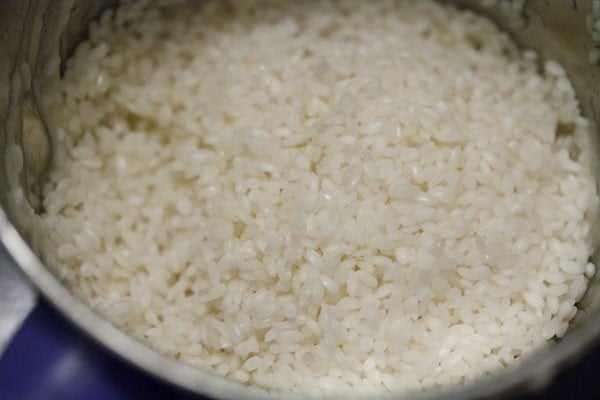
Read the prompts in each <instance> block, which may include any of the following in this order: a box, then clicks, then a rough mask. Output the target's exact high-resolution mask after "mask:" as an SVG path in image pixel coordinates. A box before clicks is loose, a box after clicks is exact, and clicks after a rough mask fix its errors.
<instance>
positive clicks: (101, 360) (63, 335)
mask: <svg viewBox="0 0 600 400" xmlns="http://www.w3.org/2000/svg"><path fill="white" fill-rule="evenodd" d="M198 398H199V397H195V396H192V395H190V394H188V393H184V392H181V391H179V390H175V389H174V388H172V387H169V386H167V385H164V384H162V383H159V382H157V381H156V380H154V379H151V378H150V377H148V376H146V375H144V374H143V373H141V372H139V371H138V370H136V369H135V368H133V367H131V366H129V365H127V364H125V363H124V362H123V361H121V360H119V359H118V358H116V357H113V356H112V355H110V353H108V352H106V351H103V350H102V348H101V347H100V346H98V345H97V344H95V343H93V342H92V341H90V340H89V339H86V338H85V337H84V336H83V335H81V334H80V333H79V332H78V331H77V330H76V329H75V328H73V327H72V326H71V325H70V324H69V323H68V322H67V321H65V320H64V319H63V318H62V317H60V316H59V315H58V314H57V313H56V312H55V311H54V310H53V309H52V308H51V307H50V306H48V305H47V304H46V303H45V302H43V301H42V302H41V303H40V304H39V305H38V307H37V308H36V309H35V310H34V311H33V313H32V314H31V315H30V316H29V318H28V319H27V320H26V322H25V324H24V325H23V327H22V328H21V330H20V331H19V332H18V333H17V335H16V336H15V338H14V339H13V341H12V342H11V344H10V346H9V347H8V349H7V350H6V352H5V354H4V356H3V357H2V358H1V359H0V400H80V399H85V400H96V399H98V400H99V399H102V400H104V399H111V400H121V399H127V400H131V399H144V400H146V399H184V400H185V399H198ZM546 399H577V400H597V399H600V346H598V347H597V348H596V349H594V350H593V351H591V352H590V353H588V355H587V356H586V357H585V358H584V359H582V360H581V361H580V362H579V363H578V364H576V365H575V366H573V367H572V368H569V369H567V370H566V371H564V372H563V373H562V374H561V375H559V377H558V378H557V379H556V380H555V381H554V382H553V384H552V385H551V386H550V387H548V388H547V389H546V390H544V391H543V392H541V393H538V394H534V395H531V394H530V395H526V396H522V397H520V398H519V400H546Z"/></svg>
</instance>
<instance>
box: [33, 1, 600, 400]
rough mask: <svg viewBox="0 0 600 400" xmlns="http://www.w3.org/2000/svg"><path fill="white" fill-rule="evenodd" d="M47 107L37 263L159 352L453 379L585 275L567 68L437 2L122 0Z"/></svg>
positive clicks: (582, 190) (347, 373)
mask: <svg viewBox="0 0 600 400" xmlns="http://www.w3.org/2000/svg"><path fill="white" fill-rule="evenodd" d="M56 95H57V96H56V97H55V98H54V100H53V101H54V102H55V103H54V106H55V115H56V118H57V121H55V122H56V123H57V124H58V126H59V128H58V129H57V130H56V132H55V134H54V145H55V148H54V164H53V168H52V170H51V172H50V174H49V178H48V182H47V184H46V186H45V189H44V200H43V205H44V214H43V218H44V221H45V223H47V225H48V228H49V229H51V231H52V241H53V246H54V247H51V248H49V249H48V250H47V254H46V256H47V258H48V260H49V262H50V264H52V265H53V266H54V267H55V268H56V271H57V273H58V274H59V275H60V277H61V278H62V279H63V280H64V281H65V282H66V284H67V285H68V286H69V287H71V288H72V289H73V290H74V291H75V292H76V293H77V294H78V295H79V296H81V297H82V298H84V299H86V300H87V301H88V302H89V303H90V304H91V305H92V306H93V307H95V308H96V309H98V310H100V311H101V312H102V313H104V314H105V315H106V316H107V317H108V318H109V319H110V320H111V321H113V322H114V323H115V324H117V325H118V326H119V327H121V328H122V329H123V330H125V331H127V332H129V333H130V334H132V335H133V336H135V337H137V338H140V339H141V340H143V341H144V342H146V343H148V344H149V345H150V346H152V347H153V348H155V349H157V350H158V351H160V352H163V353H166V354H168V355H170V356H172V357H175V358H177V359H179V360H181V361H183V362H186V363H190V364H193V365H196V366H199V367H202V368H207V369H209V370H210V371H212V372H213V373H215V374H218V375H221V376H224V377H227V378H230V379H232V380H236V381H239V382H244V383H248V384H250V385H258V386H261V387H264V388H267V389H269V390H273V391H283V392H287V391H299V392H301V393H303V394H306V395H315V394H325V395H332V394H338V395H339V394H345V393H352V394H354V395H357V394H373V393H381V392H382V391H393V392H398V391H415V390H422V389H423V388H430V387H438V386H440V385H447V384H455V383H464V382H468V381H470V380H472V379H473V378H476V377H480V376H483V375H488V374H490V373H494V372H495V371H501V370H503V369H505V368H506V367H507V366H508V365H509V364H510V363H512V362H513V361H514V360H515V358H518V357H520V356H522V355H523V354H526V353H528V352H530V351H531V350H534V349H536V348H538V347H539V346H540V345H542V344H543V343H544V342H545V341H547V340H549V339H552V338H554V337H560V336H561V335H563V334H564V333H565V330H566V329H567V326H568V323H569V321H570V320H571V319H572V318H573V316H574V315H575V313H576V311H577V308H576V303H577V301H578V300H579V299H580V298H581V296H582V295H583V293H584V292H585V290H586V285H587V281H588V278H589V277H590V276H591V275H593V273H594V265H593V264H591V263H589V262H588V258H589V256H590V254H591V253H592V239H591V235H590V224H591V221H592V218H593V217H594V215H595V209H596V208H597V207H598V204H599V201H598V197H597V193H596V185H595V181H594V179H593V176H592V173H591V167H590V163H591V160H592V157H591V156H592V154H591V147H590V146H589V144H588V141H589V132H588V130H589V127H588V122H587V121H586V119H584V118H583V117H582V116H581V114H580V110H579V107H578V103H577V100H576V99H575V95H574V92H573V89H572V87H571V84H570V82H569V80H568V79H567V77H566V75H565V72H564V71H563V69H562V68H561V67H560V66H559V65H558V64H557V63H556V62H553V61H548V62H546V63H544V64H543V68H542V69H541V71H540V70H539V67H538V60H537V57H536V54H534V53H533V52H531V51H522V50H520V49H518V48H517V47H516V45H515V44H513V43H512V42H511V41H510V40H509V38H508V36H507V35H506V34H505V33H502V32H500V31H499V30H498V29H497V28H496V27H495V26H494V25H493V24H492V23H491V22H490V21H488V20H486V19H484V18H482V17H479V16H476V15H474V14H473V13H470V12H468V11H459V10H457V9H455V8H454V7H452V6H447V5H440V4H436V3H434V2H431V1H416V0H415V1H395V2H394V1H377V2H366V1H358V0H357V1H341V2H337V1H319V2H308V3H307V2H287V1H286V2H281V1H280V2H273V1H272V2H257V1H252V2H248V1H243V2H242V1H239V2H221V1H204V2H191V3H181V2H178V3H177V4H174V3H173V2H162V3H155V4H152V3H147V2H144V1H141V2H134V3H132V4H125V5H123V6H121V7H120V8H119V9H118V10H117V11H114V12H113V11H108V12H106V13H105V14H104V15H103V16H102V18H101V20H100V21H99V22H98V23H95V24H93V25H92V26H91V28H90V35H89V40H88V41H86V42H84V43H82V44H81V45H80V46H79V47H78V49H77V50H76V52H75V54H74V55H73V57H72V58H71V59H70V60H69V62H68V63H67V68H66V72H65V74H64V78H63V79H62V81H61V83H60V87H59V88H58V89H57V93H56Z"/></svg>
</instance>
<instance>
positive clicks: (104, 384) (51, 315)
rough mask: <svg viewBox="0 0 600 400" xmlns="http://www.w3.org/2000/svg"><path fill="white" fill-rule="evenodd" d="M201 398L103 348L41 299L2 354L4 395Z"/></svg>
mask: <svg viewBox="0 0 600 400" xmlns="http://www.w3.org/2000/svg"><path fill="white" fill-rule="evenodd" d="M164 398H169V399H173V398H176V399H198V398H199V397H195V396H192V395H190V394H187V393H183V392H180V391H176V390H174V389H173V388H171V387H168V386H166V385H163V384H161V383H159V382H157V381H156V380H153V379H151V378H149V377H148V376H146V375H144V374H143V373H141V372H139V371H137V370H136V369H135V368H132V367H130V366H129V365H127V364H126V363H125V362H123V361H121V360H119V359H118V358H116V357H113V356H112V355H111V354H110V353H108V352H106V351H103V350H102V349H101V347H100V346H99V345H97V344H96V343H93V342H92V341H91V340H89V339H87V338H85V337H84V336H83V335H81V334H80V333H79V332H78V331H77V330H76V329H75V328H74V327H73V326H71V325H70V324H69V323H68V322H67V321H65V320H64V319H63V318H61V317H60V316H58V314H56V313H55V311H54V310H53V309H52V308H51V307H49V306H48V305H47V304H46V303H44V302H41V303H40V305H38V306H37V308H36V309H35V310H34V311H33V313H32V314H31V315H30V316H29V318H28V319H27V320H26V321H25V324H24V325H23V326H22V328H21V329H20V331H19V332H18V333H17V335H16V336H15V337H14V338H13V340H12V342H11V344H10V345H9V347H8V348H7V350H6V352H5V353H4V355H3V357H2V358H1V359H0V400H80V399H85V400H96V399H98V400H100V399H102V400H105V399H111V400H121V399H123V400H124V399H127V400H130V399H164Z"/></svg>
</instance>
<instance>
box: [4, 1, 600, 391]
mask: <svg viewBox="0 0 600 400" xmlns="http://www.w3.org/2000/svg"><path fill="white" fill-rule="evenodd" d="M114 3H115V2H114V1H112V0H109V1H91V0H87V1H85V0H80V1H74V0H55V1H52V0H38V1H34V0H31V1H27V0H5V1H2V2H0V20H2V21H3V23H2V24H0V204H1V205H2V209H1V210H0V240H1V242H2V244H3V245H4V246H5V247H6V249H7V250H8V252H9V253H10V254H11V256H12V258H13V259H14V261H15V264H16V265H17V266H18V267H19V268H21V270H22V271H23V272H25V274H26V275H27V276H28V277H29V279H30V280H31V282H33V284H34V285H35V286H36V287H37V289H38V290H39V291H40V292H41V294H42V295H44V296H45V297H46V298H47V299H48V300H49V301H50V302H52V303H53V304H54V305H55V306H56V307H57V308H58V309H59V310H61V311H62V312H63V313H64V314H65V315H66V316H67V317H68V318H70V319H71V320H72V321H73V322H74V323H75V324H76V325H77V326H79V327H80V328H81V329H82V330H83V331H84V332H85V333H86V334H88V335H90V336H91V337H93V338H95V339H96V340H97V341H99V342H100V343H102V344H103V345H104V346H106V348H107V349H108V350H110V351H112V352H114V353H115V354H117V355H119V356H120V357H122V358H124V359H126V360H128V361H129V362H131V363H132V364H135V365H137V366H138V367H140V368H142V369H144V370H145V371H147V372H149V373H150V374H152V375H154V376H156V377H159V378H160V379H163V380H165V381H167V382H170V383H173V384H175V385H178V386H181V387H183V388H187V389H189V390H191V391H194V392H197V393H201V394H205V395H209V396H213V397H218V398H244V399H246V398H266V394H265V393H264V392H260V391H250V390H249V389H248V388H246V387H244V386H242V385H239V384H236V383H233V382H230V381H227V380H224V379H221V378H217V377H214V376H212V375H210V374H208V373H204V372H201V371H198V370H196V369H194V368H191V367H189V366H187V365H185V364H183V363H180V362H177V361H174V360H171V359H169V358H166V357H164V356H162V355H160V354H158V353H156V352H155V351H153V350H151V349H149V348H148V347H146V346H145V345H143V344H141V343H139V342H137V341H135V340H134V339H132V338H130V337H129V336H127V335H125V334H124V333H123V332H121V331H120V330H118V329H116V328H115V327H113V326H112V325H111V324H110V323H109V322H107V321H106V320H105V319H103V318H102V317H101V316H99V315H98V314H96V313H95V312H94V311H93V310H91V309H90V308H89V307H87V306H86V305H85V304H84V303H83V302H81V301H80V300H79V299H77V298H76V297H74V296H73V295H72V294H71V293H70V292H69V290H67V289H66V288H65V287H64V286H63V285H62V284H61V283H60V281H59V280H58V279H57V278H56V277H55V276H54V275H53V274H52V273H51V272H50V270H48V269H47V268H46V267H45V265H44V262H43V255H42V252H41V251H40V250H42V247H43V231H41V230H40V229H39V219H38V217H37V215H36V210H38V209H39V198H37V196H38V195H39V181H40V179H43V176H44V173H45V171H46V170H47V168H48V165H49V163H50V162H51V160H50V152H49V146H50V145H51V143H50V140H49V135H48V133H47V132H48V131H49V130H51V129H52V127H51V126H48V124H47V121H48V118H46V117H47V116H45V115H44V109H43V104H42V103H41V101H40V100H41V97H42V95H43V93H44V91H45V90H46V88H47V87H48V85H51V84H52V82H53V81H55V80H56V79H57V78H58V76H59V73H60V70H61V68H63V67H64V61H65V59H66V58H67V57H68V56H69V54H70V53H71V52H72V50H73V48H74V47H75V45H76V44H77V43H78V42H79V41H80V40H81V39H82V38H84V36H85V32H86V26H87V25H88V24H89V22H90V21H91V20H93V19H94V18H96V17H97V16H98V15H99V13H100V12H101V11H102V10H103V9H104V8H106V7H111V6H113V5H114ZM455 3H457V4H458V5H459V6H461V7H468V8H472V9H474V10H476V11H478V12H481V13H483V14H485V15H488V16H489V17H490V18H492V19H493V20H495V21H496V22H497V23H498V24H499V25H500V26H502V27H503V28H505V29H506V30H507V31H508V32H510V34H511V35H512V36H513V37H514V39H515V40H516V41H517V42H518V43H519V44H520V45H522V46H523V47H526V48H532V49H535V50H537V51H538V52H539V53H540V54H541V55H542V57H543V58H553V59H556V60H558V61H559V62H561V63H562V64H563V66H564V67H565V69H566V70H567V72H568V74H569V76H570V77H571V79H572V81H573V84H574V86H575V89H576V91H577V93H578V96H579V99H580V102H581V107H582V110H583V112H584V114H585V115H586V116H588V117H589V118H590V119H591V120H592V121H593V122H598V121H600V67H599V66H598V65H597V64H596V63H592V62H590V57H589V55H590V51H591V50H592V49H594V48H595V47H596V46H598V47H599V48H600V43H597V42H595V41H594V40H593V39H592V36H591V35H590V33H589V32H588V29H587V18H588V15H589V14H590V12H591V10H592V3H593V2H592V1H591V0H579V1H577V0H573V1H567V0H557V1H543V0H529V1H526V6H525V8H524V9H523V10H522V12H521V10H518V11H519V13H518V14H515V12H513V11H510V10H508V11H507V9H508V8H510V7H505V6H504V7H503V6H502V5H500V6H494V7H487V6H483V5H482V1H481V0H457V1H455ZM499 3H504V4H505V5H506V4H509V3H511V1H509V0H501V1H500V2H499ZM511 4H512V3H511ZM592 61H593V60H592ZM597 134H598V132H597V130H596V129H594V138H595V139H596V138H597ZM597 142H598V141H597V140H595V143H596V146H597ZM598 176H600V174H598ZM596 230H598V231H600V229H599V227H596ZM595 258H596V260H598V259H599V257H598V251H596V254H595ZM580 308H581V311H580V313H579V314H578V317H577V319H576V321H575V323H573V324H572V325H573V326H572V327H571V329H570V330H569V332H568V333H567V335H566V336H565V338H563V339H562V340H560V341H558V342H554V343H552V344H550V345H549V346H547V347H546V348H543V349H540V350H539V351H538V352H536V353H534V354H532V355H531V356H529V357H527V358H525V359H524V360H523V361H522V363H520V364H519V365H517V366H516V367H515V368H512V369H510V370H509V371H507V372H505V373H503V374H501V375H499V376H497V377H496V378H494V379H488V380H482V381H480V382H476V383H475V384H472V385H469V386H467V387H464V388H455V389H449V390H447V391H445V392H442V393H429V394H427V395H426V396H424V398H432V399H433V398H435V399H468V398H488V397H492V396H493V397H495V398H496V397H499V396H501V395H506V396H510V393H514V392H515V391H520V390H522V389H528V390H531V389H533V388H535V387H537V386H539V385H542V384H544V383H545V382H547V381H548V380H549V379H551V378H552V376H553V375H554V374H555V373H556V372H557V371H558V370H559V369H560V368H561V367H563V366H564V364H565V363H567V362H572V361H574V360H575V359H576V358H577V356H578V355H580V354H581V353H582V352H583V351H585V349H586V348H587V347H589V346H590V344H591V343H592V342H594V341H597V340H598V339H599V338H600V310H599V308H600V283H599V279H598V275H597V276H596V277H594V278H593V280H592V283H591V285H590V288H589V290H588V292H587V294H586V296H585V298H584V299H583V300H582V302H581V304H580Z"/></svg>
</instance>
